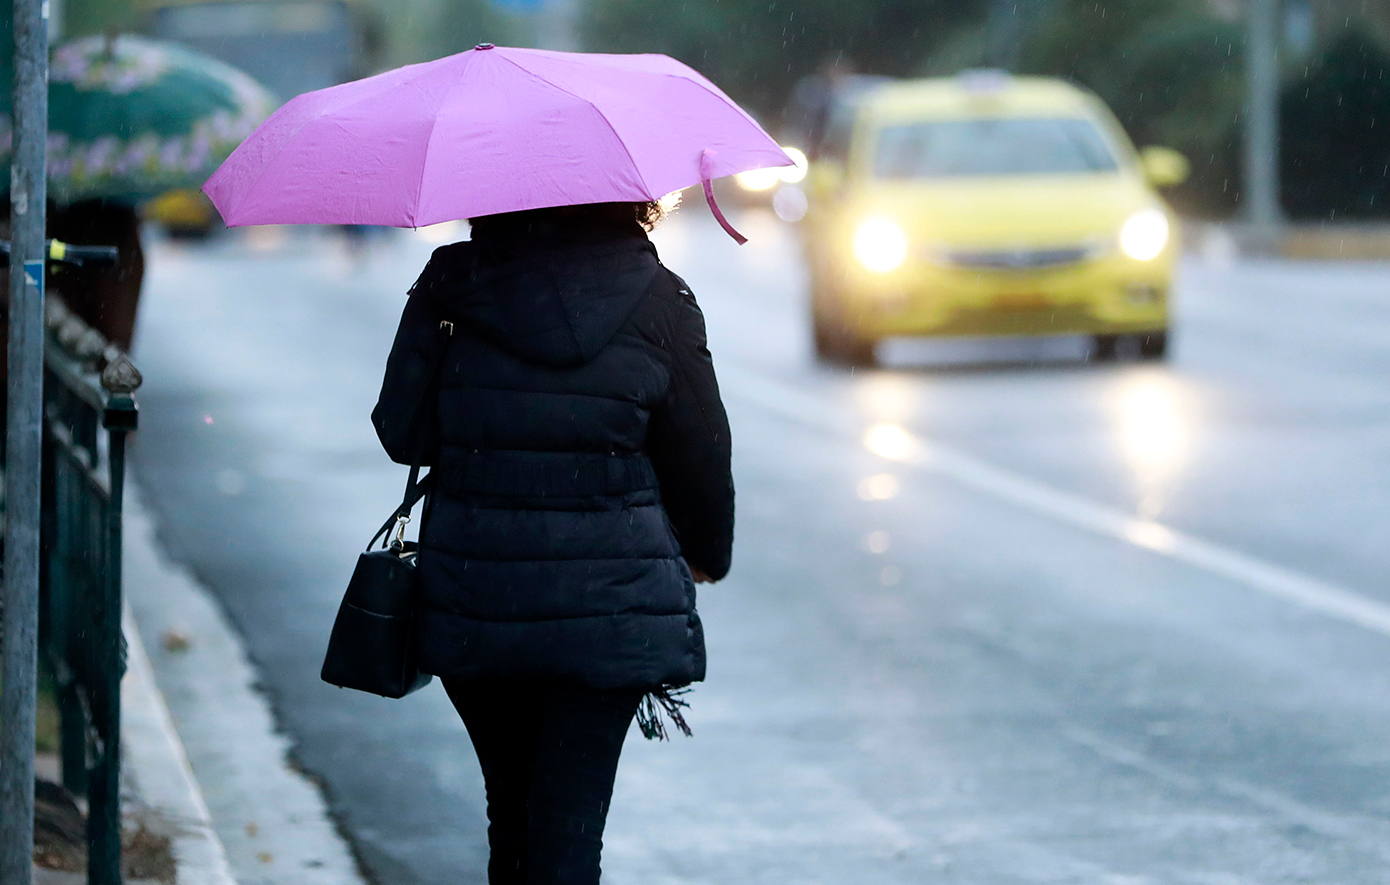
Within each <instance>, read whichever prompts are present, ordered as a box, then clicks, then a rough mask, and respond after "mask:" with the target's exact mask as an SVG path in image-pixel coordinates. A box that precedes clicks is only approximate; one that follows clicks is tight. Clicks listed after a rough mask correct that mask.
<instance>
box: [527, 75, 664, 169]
mask: <svg viewBox="0 0 1390 885" xmlns="http://www.w3.org/2000/svg"><path fill="white" fill-rule="evenodd" d="M502 59H503V60H504V61H506V62H507V64H509V65H512V66H513V67H515V68H516V69H517V70H519V71H521V72H522V73H523V74H527V75H529V76H531V77H534V78H535V79H537V80H540V81H541V82H542V83H545V84H546V85H548V86H552V87H554V88H556V89H558V90H560V91H561V92H563V93H565V94H566V95H568V96H570V97H571V98H574V99H577V100H579V101H582V102H584V103H585V104H587V105H588V106H589V107H591V108H593V109H594V113H596V114H598V116H599V119H600V120H602V121H603V122H604V124H605V125H607V126H608V131H609V132H612V133H613V137H614V138H616V139H617V140H618V144H619V145H621V146H622V148H623V153H624V154H627V160H628V162H629V163H631V164H632V171H633V172H635V173H637V179H638V180H639V181H641V182H642V188H643V190H645V191H646V192H647V194H648V195H650V194H651V189H652V188H651V185H649V184H647V178H646V176H644V175H643V174H642V169H641V168H640V167H639V166H638V165H637V160H636V158H634V157H633V156H632V151H630V150H628V149H627V142H625V141H623V137H622V136H621V135H619V134H618V130H617V129H616V128H614V126H613V121H611V120H609V119H608V115H607V114H605V113H604V112H603V111H602V109H600V108H599V106H598V105H596V104H594V103H593V102H592V101H590V100H589V99H587V98H585V97H584V96H582V95H575V94H574V93H573V92H571V91H570V90H568V89H566V88H565V87H563V86H561V85H560V84H559V83H556V82H555V81H553V80H549V79H547V78H545V77H542V76H541V75H540V74H537V73H536V72H535V71H528V70H527V69H526V68H523V67H522V66H521V65H519V64H517V63H516V62H514V61H512V60H511V59H510V58H507V57H506V56H505V55H503V56H502Z"/></svg>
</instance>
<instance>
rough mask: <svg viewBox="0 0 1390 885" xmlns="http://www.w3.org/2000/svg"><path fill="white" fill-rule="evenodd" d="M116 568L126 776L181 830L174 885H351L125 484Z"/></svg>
mask: <svg viewBox="0 0 1390 885" xmlns="http://www.w3.org/2000/svg"><path fill="white" fill-rule="evenodd" d="M123 572H124V574H123V577H124V583H125V592H126V599H127V603H128V606H129V610H128V615H129V617H128V618H127V621H126V634H127V637H128V641H129V644H130V664H129V670H128V672H127V675H126V678H125V683H124V684H123V691H122V699H123V702H124V703H125V705H126V706H125V709H124V718H123V730H124V733H125V735H126V748H127V755H126V758H127V760H128V765H127V769H126V771H127V772H128V774H129V775H130V779H131V780H132V781H133V783H134V785H135V786H136V787H137V789H138V790H139V793H140V795H141V797H142V800H143V802H144V803H145V804H147V805H149V806H151V807H153V808H154V809H156V810H157V811H159V812H160V813H161V814H162V815H164V816H165V817H167V818H168V819H170V820H172V821H175V822H177V823H178V824H179V827H178V831H179V834H178V836H177V837H176V838H175V840H174V853H175V856H176V858H177V862H178V867H179V870H178V881H177V885H238V883H239V885H360V883H362V881H363V880H362V878H361V876H360V875H359V873H358V871H357V864H356V862H355V860H354V859H353V857H352V854H351V851H350V849H349V847H348V845H347V843H346V842H345V841H344V840H343V839H342V837H341V836H340V835H339V834H338V832H337V830H336V829H335V827H334V824H333V823H332V821H331V820H330V819H329V816H328V812H327V806H326V805H325V803H324V799H323V797H322V796H321V795H320V792H319V789H318V788H317V786H315V785H314V784H313V783H312V782H311V781H310V780H309V778H308V777H306V776H305V775H304V774H303V773H301V772H299V771H298V770H297V769H296V768H295V767H294V764H293V761H292V760H291V758H290V754H291V752H292V748H291V746H290V743H289V741H288V740H287V739H286V738H285V737H284V736H283V735H282V734H280V733H279V732H278V731H277V729H276V726H275V721H274V718H273V715H272V713H271V709H270V704H269V702H268V700H267V698H266V697H265V696H264V695H263V694H262V693H261V692H260V691H259V690H258V689H257V687H256V685H257V676H256V673H255V672H254V670H253V669H252V667H251V665H250V663H249V662H248V661H247V659H246V656H245V654H244V652H243V651H242V647H241V643H240V641H239V639H238V638H237V636H236V634H235V632H234V631H233V630H232V628H231V627H230V625H229V624H228V623H227V622H226V620H225V618H224V616H223V614H222V612H221V610H220V608H218V606H217V604H216V603H215V602H214V601H213V600H212V598H211V596H210V595H209V594H208V593H207V591H206V590H204V588H202V587H201V586H199V585H198V583H197V582H196V580H195V579H194V578H193V577H192V576H191V575H189V574H188V573H187V572H186V571H185V570H184V569H182V568H180V567H178V566H177V565H175V564H173V563H171V562H169V561H168V560H167V559H166V558H165V556H164V555H163V552H162V550H161V549H160V547H159V546H158V543H157V539H156V530H155V527H154V525H153V523H152V521H151V519H150V517H149V515H148V513H147V511H146V510H145V509H144V507H143V506H142V504H141V495H140V488H139V486H138V485H136V484H133V483H131V482H130V481H129V480H127V494H126V503H125V549H124V570H123ZM137 625H138V627H137ZM54 885H58V882H56V881H55V882H54Z"/></svg>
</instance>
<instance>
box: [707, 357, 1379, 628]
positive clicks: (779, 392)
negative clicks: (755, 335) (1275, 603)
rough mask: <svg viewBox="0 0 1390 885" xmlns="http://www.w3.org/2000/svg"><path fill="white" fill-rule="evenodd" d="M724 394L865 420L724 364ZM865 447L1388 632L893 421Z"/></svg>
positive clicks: (816, 421)
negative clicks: (892, 425) (926, 438)
mask: <svg viewBox="0 0 1390 885" xmlns="http://www.w3.org/2000/svg"><path fill="white" fill-rule="evenodd" d="M719 374H720V375H721V377H722V378H723V381H724V385H723V386H724V391H725V393H727V394H729V395H732V396H735V397H738V398H740V399H744V400H747V401H748V402H751V403H754V404H756V405H758V406H761V407H762V408H765V409H767V410H768V411H770V412H774V413H776V414H778V415H780V416H782V417H784V418H787V419H789V420H791V421H794V422H797V423H800V424H804V425H810V426H813V427H817V428H820V429H823V430H827V431H830V432H832V433H834V434H836V435H840V436H845V435H849V436H851V437H857V436H859V435H860V434H861V433H863V432H864V428H862V426H861V425H862V419H860V418H859V416H857V415H854V414H852V413H850V412H848V411H847V410H844V409H839V408H836V407H834V406H832V405H831V404H829V403H826V402H824V401H822V400H820V399H817V398H815V397H813V396H810V395H808V394H806V393H803V392H801V391H799V390H797V389H795V388H793V387H791V386H789V385H786V384H783V383H781V382H779V381H774V380H773V379H771V378H768V377H767V376H765V375H761V374H759V373H757V372H753V371H749V370H746V369H743V368H741V367H739V366H736V365H732V366H731V365H730V364H729V362H728V361H722V362H721V364H720V368H719ZM869 430H870V432H869V434H868V437H867V439H866V441H865V442H866V445H867V446H868V447H869V448H870V450H871V451H873V452H875V454H878V455H879V456H880V457H885V458H886V459H888V460H894V461H897V462H899V463H903V464H908V465H910V466H913V467H916V468H918V469H921V470H925V471H928V472H931V473H935V474H937V475H940V476H945V477H948V478H950V479H952V480H954V481H956V482H958V483H960V484H962V485H965V486H968V487H969V488H972V489H975V490H976V491H979V492H982V493H984V494H987V495H990V496H992V497H994V498H997V499H999V500H1003V501H1007V502H1009V503H1011V504H1014V505H1016V506H1018V507H1021V508H1023V509H1025V510H1029V511H1031V512H1033V513H1037V514H1040V515H1042V516H1047V517H1050V518H1052V519H1055V520H1057V521H1059V522H1064V523H1067V524H1068V525H1072V526H1075V527H1077V528H1080V529H1084V530H1086V531H1089V532H1094V533H1095V534H1098V535H1104V536H1106V537H1110V538H1114V539H1116V540H1119V541H1122V542H1124V543H1127V544H1132V545H1134V546H1136V547H1142V548H1144V549H1145V550H1149V551H1152V552H1154V553H1156V554H1159V555H1161V556H1166V557H1168V558H1169V559H1173V560H1176V561H1178V562H1181V563H1184V564H1186V565H1189V566H1192V567H1193V568H1198V569H1201V570H1203V571H1205V572H1208V573H1210V574H1214V575H1219V576H1221V577H1223V578H1227V579H1229V580H1232V581H1236V582H1238V583H1240V584H1244V585H1245V586H1247V587H1251V588H1253V589H1255V590H1259V591H1260V592H1262V593H1266V594H1268V595H1270V596H1274V597H1277V598H1279V599H1283V600H1285V601H1287V602H1292V603H1294V604H1296V605H1299V606H1302V607H1303V608H1306V609H1309V610H1311V611H1315V612H1318V613H1320V614H1323V615H1326V616H1328V617H1331V618H1335V619H1337V620H1340V621H1344V622H1346V623H1349V624H1354V625H1356V626H1358V627H1363V628H1365V629H1367V630H1372V631H1374V632H1376V633H1380V634H1382V635H1384V636H1390V605H1385V604H1384V603H1380V602H1377V601H1375V600H1373V599H1370V598H1368V597H1366V596H1363V595H1361V594H1360V593H1357V592H1355V591H1352V590H1348V589H1346V588H1343V587H1339V586H1337V585H1335V584H1331V583H1329V582H1327V581H1323V580H1319V579H1318V578H1314V577H1310V576H1308V575H1303V574H1300V573H1298V572H1296V571H1293V570H1291V569H1286V568H1283V567H1282V566H1278V565H1274V564H1272V563H1268V562H1265V561H1263V560H1261V559H1257V558H1256V557H1253V556H1250V555H1247V554H1245V553H1240V552H1238V551H1235V550H1231V549H1228V548H1226V547H1222V546H1220V545H1218V544H1213V543H1211V542H1208V541H1203V540H1202V539H1200V538H1197V537H1194V536H1192V535H1188V534H1185V533H1183V532H1179V531H1176V530H1174V529H1171V528H1169V527H1168V526H1165V525H1162V524H1161V523H1158V522H1154V521H1152V520H1147V519H1140V518H1139V517H1136V516H1132V515H1130V514H1128V513H1125V512H1124V511H1122V510H1119V509H1116V508H1114V507H1109V506H1106V505H1104V504H1098V503H1096V502H1094V501H1090V500H1087V499H1086V498H1083V497H1081V496H1080V495H1075V494H1072V493H1071V492H1066V491H1063V490H1061V489H1058V488H1054V487H1052V486H1049V485H1047V484H1045V483H1041V482H1038V481H1036V480H1032V479H1029V478H1028V477H1026V476H1022V475H1020V474H1017V473H1014V472H1012V471H1009V470H1005V469H1003V468H1000V467H995V466H994V465H992V464H989V463H987V462H985V461H982V460H980V459H978V458H975V457H973V456H971V455H967V454H965V453H964V452H961V451H957V450H955V449H953V448H950V447H949V446H944V445H941V444H940V443H936V442H932V441H930V440H925V439H922V438H921V437H918V436H915V435H913V434H911V433H910V432H909V431H906V430H902V429H900V428H897V427H896V426H894V427H892V430H891V431H885V429H884V428H870V429H869Z"/></svg>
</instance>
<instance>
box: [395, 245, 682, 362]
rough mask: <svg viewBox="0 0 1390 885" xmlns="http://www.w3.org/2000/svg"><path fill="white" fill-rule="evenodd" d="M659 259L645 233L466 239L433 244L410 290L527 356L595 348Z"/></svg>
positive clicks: (555, 357)
mask: <svg viewBox="0 0 1390 885" xmlns="http://www.w3.org/2000/svg"><path fill="white" fill-rule="evenodd" d="M659 269H660V264H659V263H658V261H657V256H656V249H655V247H654V246H652V244H651V243H650V242H649V241H648V240H647V239H646V238H645V237H640V238H639V237H628V238H623V239H619V240H612V241H608V242H603V243H581V244H573V243H524V244H518V243H508V244H505V246H499V244H496V243H490V242H487V241H478V240H470V241H467V242H463V243H455V244H453V245H451V246H443V247H441V248H439V249H436V250H435V252H434V255H433V256H432V257H431V258H430V261H429V264H427V265H426V266H425V270H424V272H423V273H421V275H420V279H419V280H418V281H416V283H415V286H414V287H413V288H412V289H411V295H412V296H416V295H420V294H423V295H426V296H428V297H431V298H433V299H435V300H436V301H437V302H438V303H439V304H440V306H441V307H442V308H443V309H444V311H445V312H446V313H447V314H448V315H450V316H453V317H455V321H456V322H460V323H462V324H463V325H465V326H466V327H467V328H468V329H470V330H471V331H473V332H474V333H475V334H477V335H478V336H480V337H481V338H483V339H485V340H487V341H488V342H490V343H492V344H494V345H496V346H498V347H500V348H502V349H504V350H507V351H509V352H511V353H513V354H515V355H516V356H519V357H521V358H522V359H524V360H526V361H527V362H531V363H540V364H542V365H549V366H556V367H566V366H577V365H581V364H583V363H586V362H588V361H590V360H592V359H593V358H594V357H595V356H597V355H598V353H599V351H601V350H602V349H603V348H604V347H605V346H606V345H607V344H608V342H609V341H611V340H612V339H613V336H614V335H615V334H616V333H617V331H618V329H619V328H621V327H622V325H623V323H625V322H626V321H627V318H628V317H629V316H630V315H631V314H632V311H633V309H634V308H636V306H637V304H638V302H639V301H641V300H642V298H643V297H645V296H646V295H647V294H648V293H649V292H650V291H651V286H652V282H653V280H655V278H656V274H657V271H658V270H659Z"/></svg>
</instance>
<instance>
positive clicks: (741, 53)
mask: <svg viewBox="0 0 1390 885" xmlns="http://www.w3.org/2000/svg"><path fill="white" fill-rule="evenodd" d="M990 5H991V0H875V2H845V0H663V2H659V3H654V2H651V0H590V2H589V4H588V8H587V9H586V11H585V14H584V17H583V18H582V20H581V22H580V34H581V37H582V38H583V40H584V44H585V48H586V49H589V50H592V51H607V52H664V53H666V54H667V55H671V56H674V57H676V58H678V59H680V60H681V61H683V62H685V63H687V64H689V65H690V66H691V67H693V68H695V69H696V70H698V71H700V72H701V73H703V74H705V75H706V76H708V77H709V78H710V79H712V80H714V81H715V82H716V83H718V84H719V85H720V86H721V87H722V88H724V89H725V90H727V91H728V92H729V93H730V94H731V95H733V96H734V97H735V98H736V99H737V100H739V101H740V102H743V103H745V104H747V105H749V106H750V107H752V108H753V109H755V110H756V111H757V112H758V113H760V114H762V115H763V117H764V120H765V121H767V122H769V123H775V122H776V119H775V118H776V116H777V115H778V114H779V113H780V111H781V109H782V107H783V105H784V103H785V101H786V99H787V96H788V95H789V94H790V92H791V90H792V87H793V86H794V85H795V83H796V82H797V80H799V79H800V78H802V77H804V76H806V75H808V74H811V73H814V72H815V71H816V70H817V69H819V68H821V67H822V66H823V65H824V64H825V63H826V61H827V60H828V59H840V60H841V63H842V66H843V65H845V63H848V65H852V66H853V67H855V68H857V69H858V70H859V71H861V72H863V73H871V74H891V75H900V76H901V75H909V74H915V73H918V72H919V71H920V70H921V68H922V66H923V64H924V62H925V60H926V59H927V57H928V56H929V55H930V53H931V52H932V51H933V50H934V49H935V48H937V47H939V46H940V45H942V44H943V42H945V40H946V39H947V38H948V37H949V36H950V35H951V33H952V32H953V30H954V29H956V28H959V27H962V26H964V25H969V24H975V23H978V22H979V20H980V18H981V17H982V16H983V15H984V13H985V11H986V10H987V9H988V7H989V6H990Z"/></svg>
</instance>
